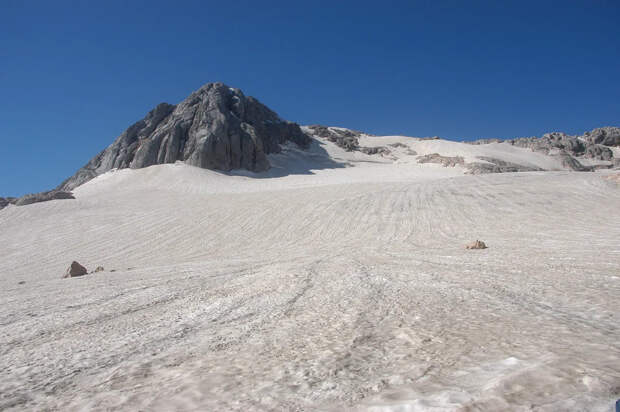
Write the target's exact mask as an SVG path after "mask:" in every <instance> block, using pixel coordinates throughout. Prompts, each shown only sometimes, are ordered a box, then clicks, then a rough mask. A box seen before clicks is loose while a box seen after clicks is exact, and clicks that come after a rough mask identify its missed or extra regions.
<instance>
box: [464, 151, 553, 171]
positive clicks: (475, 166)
mask: <svg viewBox="0 0 620 412" xmlns="http://www.w3.org/2000/svg"><path fill="white" fill-rule="evenodd" d="M477 158H478V159H480V160H484V161H485V162H487V163H482V162H473V163H466V164H465V167H466V168H467V173H469V174H472V175H477V174H484V173H514V172H542V171H544V169H541V168H539V167H535V166H526V165H521V164H517V163H512V162H506V161H504V160H500V159H495V158H493V157H488V156H477Z"/></svg>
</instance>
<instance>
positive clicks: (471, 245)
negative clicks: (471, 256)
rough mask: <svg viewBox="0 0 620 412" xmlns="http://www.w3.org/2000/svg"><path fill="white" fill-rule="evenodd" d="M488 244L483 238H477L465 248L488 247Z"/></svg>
mask: <svg viewBox="0 0 620 412" xmlns="http://www.w3.org/2000/svg"><path fill="white" fill-rule="evenodd" d="M486 248H487V245H485V244H484V242H483V241H481V240H476V241H475V242H472V243H470V244H468V245H466V246H465V249H486Z"/></svg>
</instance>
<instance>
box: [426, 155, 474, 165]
mask: <svg viewBox="0 0 620 412" xmlns="http://www.w3.org/2000/svg"><path fill="white" fill-rule="evenodd" d="M417 161H418V163H438V164H441V165H443V166H444V167H454V166H456V165H460V166H463V165H464V164H465V159H463V158H462V157H461V156H454V157H450V156H442V155H440V154H439V153H431V154H427V155H423V156H418V158H417Z"/></svg>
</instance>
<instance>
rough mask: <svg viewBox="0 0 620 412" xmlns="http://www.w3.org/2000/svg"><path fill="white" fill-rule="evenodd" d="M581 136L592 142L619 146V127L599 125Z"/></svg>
mask: <svg viewBox="0 0 620 412" xmlns="http://www.w3.org/2000/svg"><path fill="white" fill-rule="evenodd" d="M583 138H584V139H585V140H586V141H588V142H589V143H593V144H602V145H605V146H620V127H600V128H598V129H594V130H592V131H591V132H586V133H585V134H584V135H583Z"/></svg>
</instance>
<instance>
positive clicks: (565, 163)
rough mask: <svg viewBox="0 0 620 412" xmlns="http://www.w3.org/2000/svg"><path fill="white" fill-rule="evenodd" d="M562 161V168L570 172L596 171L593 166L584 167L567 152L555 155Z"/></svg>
mask: <svg viewBox="0 0 620 412" xmlns="http://www.w3.org/2000/svg"><path fill="white" fill-rule="evenodd" d="M553 156H554V157H556V158H558V159H559V160H560V163H561V164H562V167H563V168H565V169H568V170H574V171H576V172H590V171H592V170H594V169H593V168H592V167H591V166H584V165H582V164H581V162H580V161H579V160H577V159H575V158H574V157H573V156H571V155H570V154H568V153H566V152H565V151H561V152H560V153H558V154H555V155H553Z"/></svg>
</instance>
